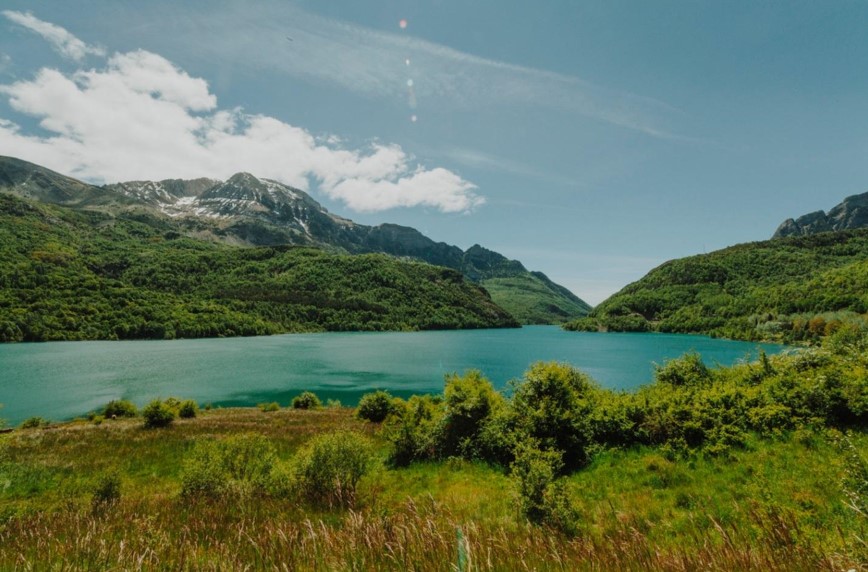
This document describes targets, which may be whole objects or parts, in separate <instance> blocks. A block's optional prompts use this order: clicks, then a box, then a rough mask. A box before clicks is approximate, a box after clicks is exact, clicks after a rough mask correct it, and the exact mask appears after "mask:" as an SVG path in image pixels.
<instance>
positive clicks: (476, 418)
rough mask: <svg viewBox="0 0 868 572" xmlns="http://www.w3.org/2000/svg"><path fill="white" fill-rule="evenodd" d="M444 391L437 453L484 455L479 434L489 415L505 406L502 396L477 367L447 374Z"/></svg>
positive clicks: (469, 455) (467, 455)
mask: <svg viewBox="0 0 868 572" xmlns="http://www.w3.org/2000/svg"><path fill="white" fill-rule="evenodd" d="M443 395H444V402H445V406H446V407H445V414H444V416H443V418H442V420H441V421H440V424H439V427H438V431H437V440H438V444H437V446H438V450H439V454H440V455H441V456H443V457H448V456H452V455H459V456H463V457H467V458H473V457H482V456H484V455H483V451H481V450H480V449H481V447H480V446H481V445H482V444H481V443H480V439H479V436H480V434H481V433H482V431H483V429H484V428H485V426H486V424H487V423H488V422H489V421H490V419H491V418H492V416H493V415H495V414H497V413H499V412H500V411H501V410H502V409H503V408H504V405H505V402H504V399H503V396H501V395H500V394H499V393H498V392H497V391H495V389H494V386H492V385H491V382H490V381H488V380H487V379H486V378H485V377H483V375H482V373H481V372H479V371H476V370H472V371H468V372H467V373H465V374H464V376H458V375H454V374H453V375H448V376H446V388H445V389H444V391H443Z"/></svg>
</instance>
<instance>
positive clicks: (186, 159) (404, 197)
mask: <svg viewBox="0 0 868 572" xmlns="http://www.w3.org/2000/svg"><path fill="white" fill-rule="evenodd" d="M16 14H17V13H16ZM7 17H9V15H8V14H7ZM0 94H2V95H5V96H6V97H7V98H8V101H9V105H10V106H11V108H12V109H13V110H15V111H17V112H20V113H22V114H25V115H28V116H31V117H35V118H37V119H38V120H39V126H40V127H41V128H42V129H44V130H45V131H46V132H47V134H36V133H25V132H23V130H22V129H21V127H20V126H19V125H18V124H16V123H14V122H12V121H10V120H8V119H3V118H0V154H5V155H13V156H17V157H21V158H24V159H27V160H30V161H34V162H36V163H40V164H43V165H46V166H48V167H50V168H52V169H55V170H58V171H60V172H63V173H69V174H73V175H75V176H78V177H80V178H83V179H86V180H90V181H94V182H109V181H122V180H131V179H163V178H193V177H203V176H207V177H218V178H226V177H228V176H231V175H232V174H233V173H235V172H238V171H248V172H251V173H254V174H256V175H257V176H260V177H267V178H272V179H276V180H279V181H282V182H284V183H287V184H290V185H293V186H296V187H299V188H301V189H304V190H311V188H314V189H315V190H318V191H320V192H322V193H325V194H326V195H328V196H330V197H332V198H334V199H336V200H339V201H341V202H343V203H345V204H346V205H347V206H348V207H350V208H352V209H354V210H357V211H379V210H385V209H390V208H394V207H414V206H426V207H433V208H436V209H439V210H441V211H443V212H461V211H467V210H471V209H473V208H474V207H476V206H478V205H481V204H482V203H483V202H484V199H483V198H482V197H481V196H479V195H478V194H476V193H475V189H476V187H475V185H473V184H472V183H470V182H468V181H466V180H464V179H462V178H461V177H460V176H459V175H457V174H455V173H453V172H451V171H448V170H446V169H442V168H434V169H426V168H424V167H422V166H420V165H418V164H416V162H415V160H414V159H413V157H411V156H409V155H408V154H407V153H405V152H404V151H403V150H402V149H401V148H400V147H399V146H397V145H384V144H379V143H375V144H371V145H369V146H368V147H367V148H364V149H347V148H344V147H342V142H341V140H340V139H339V138H337V137H325V138H316V137H314V136H313V135H312V134H311V133H309V132H308V131H306V130H305V129H302V128H299V127H296V126H293V125H289V124H287V123H285V122H283V121H280V120H279V119H276V118H274V117H268V116H264V115H255V114H249V113H246V112H245V111H244V110H242V109H239V108H236V109H220V108H219V107H218V104H217V98H216V97H215V96H214V95H213V94H212V93H210V91H209V89H208V84H207V82H206V81H204V80H203V79H201V78H196V77H191V76H190V75H188V74H187V73H186V72H184V71H183V70H181V69H180V68H178V67H177V66H175V65H174V64H172V62H170V61H168V60H166V59H165V58H163V57H161V56H159V55H157V54H154V53H151V52H147V51H143V50H139V51H135V52H129V53H118V54H114V55H112V56H111V57H110V58H109V59H108V60H107V61H106V62H105V64H104V66H103V67H101V68H99V69H96V68H95V69H89V70H78V71H75V72H72V73H64V72H61V71H59V70H56V69H49V68H43V69H41V70H39V71H38V72H37V73H36V74H35V76H34V77H33V78H32V79H28V80H23V81H18V82H15V83H12V84H9V85H3V86H0Z"/></svg>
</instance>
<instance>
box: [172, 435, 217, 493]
mask: <svg viewBox="0 0 868 572" xmlns="http://www.w3.org/2000/svg"><path fill="white" fill-rule="evenodd" d="M228 489H229V477H228V474H227V472H226V470H225V468H224V467H223V453H222V451H221V450H220V448H219V446H218V445H217V443H214V442H199V443H197V444H196V447H195V448H194V449H193V451H192V452H191V453H190V454H189V455H188V456H187V458H186V459H184V465H183V467H182V469H181V496H183V497H185V498H197V497H209V498H216V497H219V496H222V495H223V494H224V493H225V492H226V491H227V490H228Z"/></svg>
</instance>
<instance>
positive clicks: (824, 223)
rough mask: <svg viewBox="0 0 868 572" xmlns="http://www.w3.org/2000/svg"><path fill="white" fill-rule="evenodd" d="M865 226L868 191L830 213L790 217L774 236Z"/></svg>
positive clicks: (867, 221)
mask: <svg viewBox="0 0 868 572" xmlns="http://www.w3.org/2000/svg"><path fill="white" fill-rule="evenodd" d="M865 227H868V193H862V194H860V195H852V196H849V197H847V198H846V199H844V200H843V201H841V203H839V204H838V205H836V206H835V207H834V208H832V209H831V210H830V211H829V212H828V213H826V212H824V211H815V212H812V213H808V214H806V215H803V216H800V217H799V218H796V219H792V218H789V219H787V220H785V221H784V222H782V223H781V225H780V226H779V227H778V228H777V230H776V231H775V233H774V235H773V236H772V238H782V237H785V236H807V235H809V234H816V233H818V232H830V231H837V230H853V229H857V228H865Z"/></svg>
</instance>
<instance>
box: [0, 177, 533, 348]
mask: <svg viewBox="0 0 868 572" xmlns="http://www.w3.org/2000/svg"><path fill="white" fill-rule="evenodd" d="M33 187H34V189H35V188H36V184H35V183H34V184H33ZM34 192H36V191H34ZM0 260H2V264H0V341H5V342H9V341H48V340H98V339H170V338H195V337H215V336H238V335H260V334H275V333H282V332H299V331H324V330H327V331H342V330H431V329H453V328H495V327H515V326H518V323H517V322H516V321H515V319H514V318H513V317H512V316H511V315H510V314H508V313H507V312H506V311H505V310H503V309H502V308H500V307H499V306H497V305H496V304H495V303H494V302H492V301H491V298H490V296H489V295H488V293H487V292H486V291H485V290H484V289H483V288H482V287H480V286H479V285H477V284H474V283H472V282H470V281H469V280H467V279H466V278H465V277H464V276H463V275H462V274H461V273H459V272H458V271H456V270H452V269H449V268H443V267H437V266H432V265H430V264H426V263H422V262H415V261H407V260H400V259H397V258H395V257H391V256H386V255H383V254H363V255H356V256H351V255H346V254H335V253H329V252H325V251H323V250H321V249H314V248H309V247H295V246H279V247H237V246H231V245H226V244H223V243H220V242H213V241H202V240H195V239H191V238H187V237H184V236H182V235H181V234H180V233H178V232H177V231H176V230H174V228H173V227H172V225H170V224H166V222H165V221H164V220H160V219H156V218H150V219H149V218H147V217H145V218H142V217H140V216H137V215H135V214H131V215H130V214H124V213H121V214H118V215H109V214H105V213H102V212H99V211H95V210H80V209H70V208H68V207H60V206H57V205H51V204H46V203H41V202H37V201H33V200H27V199H21V198H19V197H16V196H12V195H10V194H3V193H0Z"/></svg>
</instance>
